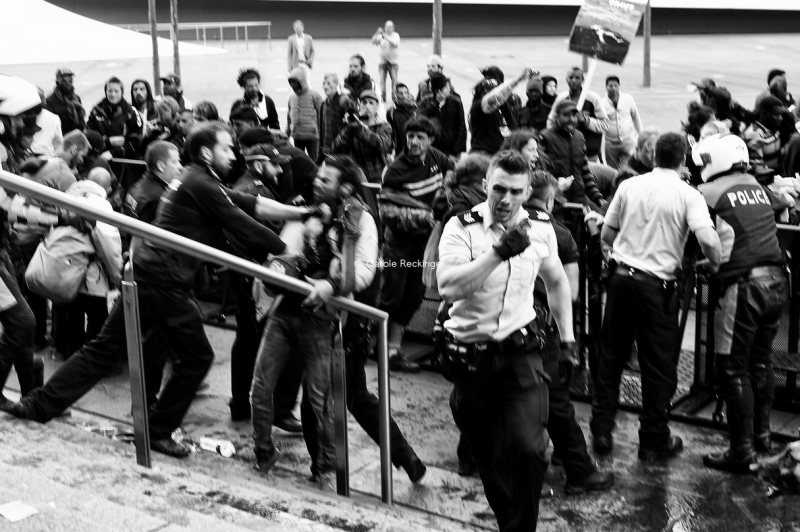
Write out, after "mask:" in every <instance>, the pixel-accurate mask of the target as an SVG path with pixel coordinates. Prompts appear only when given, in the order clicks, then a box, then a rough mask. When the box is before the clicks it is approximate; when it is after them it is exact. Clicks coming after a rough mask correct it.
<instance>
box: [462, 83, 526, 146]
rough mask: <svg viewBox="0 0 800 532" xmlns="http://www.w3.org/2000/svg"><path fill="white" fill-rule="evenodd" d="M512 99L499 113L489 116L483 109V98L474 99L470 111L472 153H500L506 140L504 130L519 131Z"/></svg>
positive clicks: (501, 107)
mask: <svg viewBox="0 0 800 532" xmlns="http://www.w3.org/2000/svg"><path fill="white" fill-rule="evenodd" d="M511 99H512V98H509V101H507V102H505V103H504V104H503V105H501V106H500V108H499V109H498V110H497V111H495V112H493V113H491V114H488V115H487V114H486V113H484V112H483V109H482V108H481V98H479V97H476V98H473V100H472V106H471V107H470V110H469V130H470V132H471V133H472V144H471V146H470V151H482V152H486V153H488V154H489V155H494V154H495V153H497V152H498V151H500V147H501V146H502V145H503V141H504V140H505V138H506V137H505V135H503V129H504V128H507V130H508V131H511V130H514V129H517V121H516V118H515V115H514V111H513V109H514V105H513V104H512V103H510V100H511Z"/></svg>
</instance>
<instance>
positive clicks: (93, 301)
mask: <svg viewBox="0 0 800 532" xmlns="http://www.w3.org/2000/svg"><path fill="white" fill-rule="evenodd" d="M107 318H108V305H107V303H106V298H105V297H98V296H90V295H88V294H78V297H77V298H76V299H75V300H74V301H72V302H70V303H67V304H64V305H56V304H53V335H52V336H53V347H55V349H56V351H58V352H60V353H61V354H62V355H64V358H69V356H70V355H71V354H72V353H73V352H75V351H77V350H78V349H80V348H81V347H82V346H83V344H85V343H86V342H90V341H92V340H93V339H94V338H95V337H96V336H97V335H98V334H99V333H100V330H101V329H102V328H103V324H104V323H105V321H106V319H107Z"/></svg>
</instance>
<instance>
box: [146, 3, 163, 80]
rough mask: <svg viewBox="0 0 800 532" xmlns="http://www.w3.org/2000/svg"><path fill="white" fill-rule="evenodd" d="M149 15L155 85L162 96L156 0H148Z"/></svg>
mask: <svg viewBox="0 0 800 532" xmlns="http://www.w3.org/2000/svg"><path fill="white" fill-rule="evenodd" d="M147 17H148V19H149V20H150V40H151V41H153V86H154V87H155V88H156V94H157V95H158V96H161V67H160V66H159V64H158V24H157V23H156V0H147Z"/></svg>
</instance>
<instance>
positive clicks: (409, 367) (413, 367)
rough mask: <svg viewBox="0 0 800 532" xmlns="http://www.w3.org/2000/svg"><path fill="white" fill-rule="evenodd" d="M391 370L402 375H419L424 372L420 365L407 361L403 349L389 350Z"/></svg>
mask: <svg viewBox="0 0 800 532" xmlns="http://www.w3.org/2000/svg"><path fill="white" fill-rule="evenodd" d="M389 369H390V370H391V371H397V372H400V373H419V372H420V371H422V368H420V367H419V364H417V363H416V362H411V361H410V360H409V359H407V358H406V355H405V353H403V351H402V350H401V349H391V350H389Z"/></svg>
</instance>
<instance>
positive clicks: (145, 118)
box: [131, 79, 157, 128]
mask: <svg viewBox="0 0 800 532" xmlns="http://www.w3.org/2000/svg"><path fill="white" fill-rule="evenodd" d="M137 83H144V88H145V89H146V90H147V98H146V100H145V102H144V112H142V110H141V109H139V108H138V107H137V108H136V110H137V111H139V115H140V116H141V117H142V122H143V123H144V124H145V128H146V127H147V124H148V123H149V122H155V120H156V118H157V117H156V102H155V100H154V99H153V89H152V88H151V87H150V82H149V81H147V80H146V79H137V80H134V82H133V83H131V103H133V86H134V85H136V84H137Z"/></svg>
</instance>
